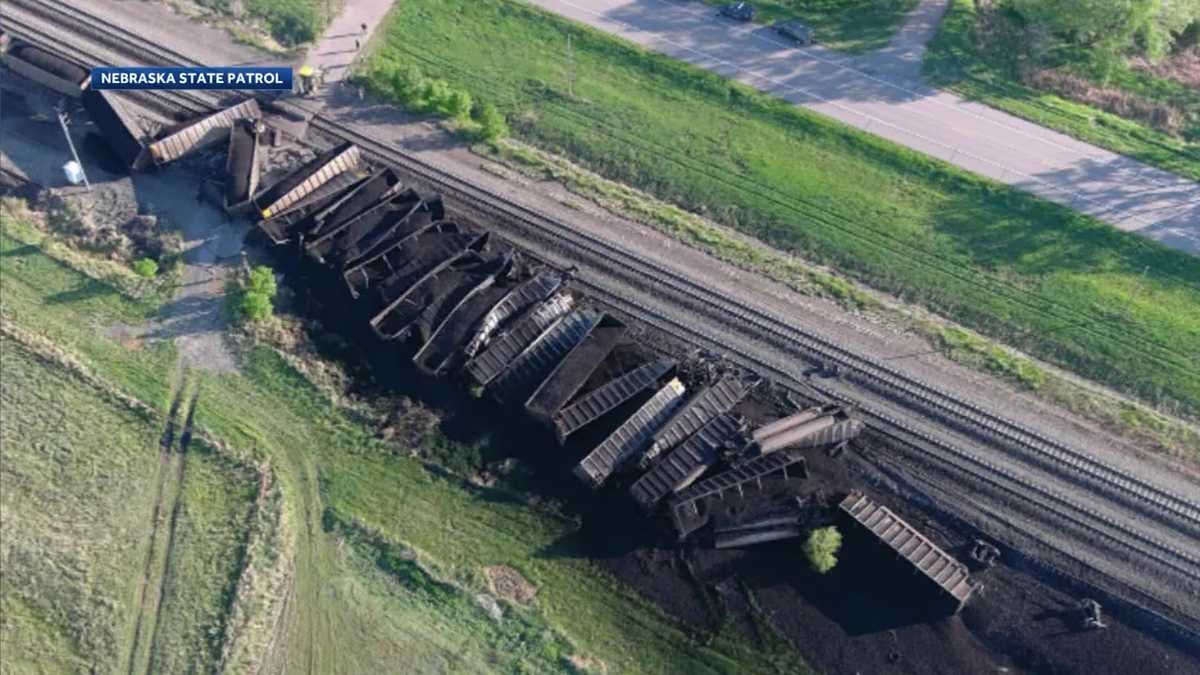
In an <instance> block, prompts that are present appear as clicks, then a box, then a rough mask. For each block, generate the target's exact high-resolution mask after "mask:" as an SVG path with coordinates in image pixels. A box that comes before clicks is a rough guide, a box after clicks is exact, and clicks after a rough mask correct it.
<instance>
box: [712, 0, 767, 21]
mask: <svg viewBox="0 0 1200 675" xmlns="http://www.w3.org/2000/svg"><path fill="white" fill-rule="evenodd" d="M719 14H720V15H721V16H727V17H729V18H731V19H736V20H737V21H753V20H754V17H755V16H757V15H758V10H757V9H755V8H754V5H751V4H750V3H748V2H731V3H729V4H728V5H724V6H722V7H721V11H720V12H719Z"/></svg>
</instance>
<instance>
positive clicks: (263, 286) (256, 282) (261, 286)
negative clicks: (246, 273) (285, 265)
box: [246, 265, 276, 299]
mask: <svg viewBox="0 0 1200 675" xmlns="http://www.w3.org/2000/svg"><path fill="white" fill-rule="evenodd" d="M246 290H248V291H251V292H254V293H259V294H261V295H264V296H266V297H267V299H271V298H274V297H275V291H276V286H275V271H274V270H272V269H271V268H270V267H267V266H266V265H256V266H255V267H254V269H252V270H250V278H249V279H248V280H247V281H246Z"/></svg>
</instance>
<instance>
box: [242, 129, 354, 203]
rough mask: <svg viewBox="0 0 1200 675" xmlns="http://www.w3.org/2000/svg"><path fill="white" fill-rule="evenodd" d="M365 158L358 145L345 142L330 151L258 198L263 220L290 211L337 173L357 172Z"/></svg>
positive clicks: (256, 201)
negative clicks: (362, 156)
mask: <svg viewBox="0 0 1200 675" xmlns="http://www.w3.org/2000/svg"><path fill="white" fill-rule="evenodd" d="M360 159H361V156H360V153H359V149H358V146H357V145H354V144H353V143H343V144H341V145H339V146H337V147H335V148H332V149H330V150H326V151H325V152H323V153H321V154H320V155H318V156H317V157H316V158H314V159H313V160H312V161H310V162H308V163H307V164H305V165H304V166H302V167H300V168H299V169H296V170H295V171H293V172H291V173H290V174H288V175H287V176H285V177H284V178H283V179H282V180H280V181H279V182H278V183H275V184H274V185H272V186H271V187H269V188H267V189H266V190H263V191H262V192H261V193H260V194H258V195H256V196H255V197H254V205H255V206H256V207H257V208H258V211H259V213H260V214H261V215H262V219H263V220H269V219H271V218H273V217H276V216H278V215H280V214H282V213H283V212H284V211H287V210H288V209H289V208H291V207H292V206H294V205H295V204H296V203H297V202H299V201H301V200H303V199H304V198H305V197H307V196H308V195H310V194H312V193H313V192H314V191H316V190H317V189H318V188H320V187H321V186H322V185H324V184H325V183H328V182H329V181H330V180H331V179H333V178H334V177H335V176H338V175H340V174H343V173H346V172H350V171H354V170H355V169H356V168H358V164H359V161H360Z"/></svg>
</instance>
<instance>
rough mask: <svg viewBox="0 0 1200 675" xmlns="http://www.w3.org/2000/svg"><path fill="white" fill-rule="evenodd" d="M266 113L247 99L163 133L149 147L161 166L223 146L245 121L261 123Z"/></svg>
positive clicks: (151, 154)
mask: <svg viewBox="0 0 1200 675" xmlns="http://www.w3.org/2000/svg"><path fill="white" fill-rule="evenodd" d="M261 117H262V111H261V110H259V108H258V101H255V100H254V99H252V98H251V99H246V100H245V101H242V102H241V103H238V104H236V105H232V106H229V107H228V108H225V109H224V110H218V111H217V112H214V113H211V114H208V115H204V116H202V117H199V118H197V119H194V120H190V121H188V122H185V123H183V124H181V125H179V126H177V127H176V128H174V129H170V130H167V131H166V132H164V133H162V134H160V136H159V138H158V140H156V141H154V142H152V143H150V145H149V146H147V148H148V149H149V151H150V157H151V158H152V159H153V160H154V163H155V164H157V165H159V166H161V165H163V164H166V163H167V162H173V161H175V160H177V159H179V158H180V157H183V156H184V155H186V154H187V153H189V152H193V151H195V150H199V149H201V148H204V147H207V146H209V145H213V144H215V143H219V142H221V141H224V140H226V139H228V138H229V133H230V130H231V129H233V128H234V127H235V126H236V125H237V124H238V123H239V122H241V121H242V120H258V119H260V118H261Z"/></svg>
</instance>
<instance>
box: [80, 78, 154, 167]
mask: <svg viewBox="0 0 1200 675" xmlns="http://www.w3.org/2000/svg"><path fill="white" fill-rule="evenodd" d="M83 107H84V109H85V110H87V113H88V117H89V118H91V120H92V124H95V125H96V128H97V129H98V130H99V131H100V136H101V138H103V139H104V142H105V143H106V144H107V145H108V147H109V148H111V149H112V151H113V154H114V155H116V157H117V159H118V160H120V162H121V164H123V165H124V166H126V167H128V168H130V169H134V170H139V169H144V168H146V167H147V166H149V165H150V163H151V159H150V153H149V151H148V150H147V149H146V140H147V137H146V131H145V129H143V128H142V125H141V122H139V121H138V118H137V116H136V115H134V114H133V113H132V112H130V111H129V110H128V109H127V108H126V107H125V105H124V104H123V103H122V102H121V100H120V99H119V98H118V97H117V96H116V95H115V94H113V93H112V92H109V91H102V90H96V89H88V90H87V91H85V92H84V93H83Z"/></svg>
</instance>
